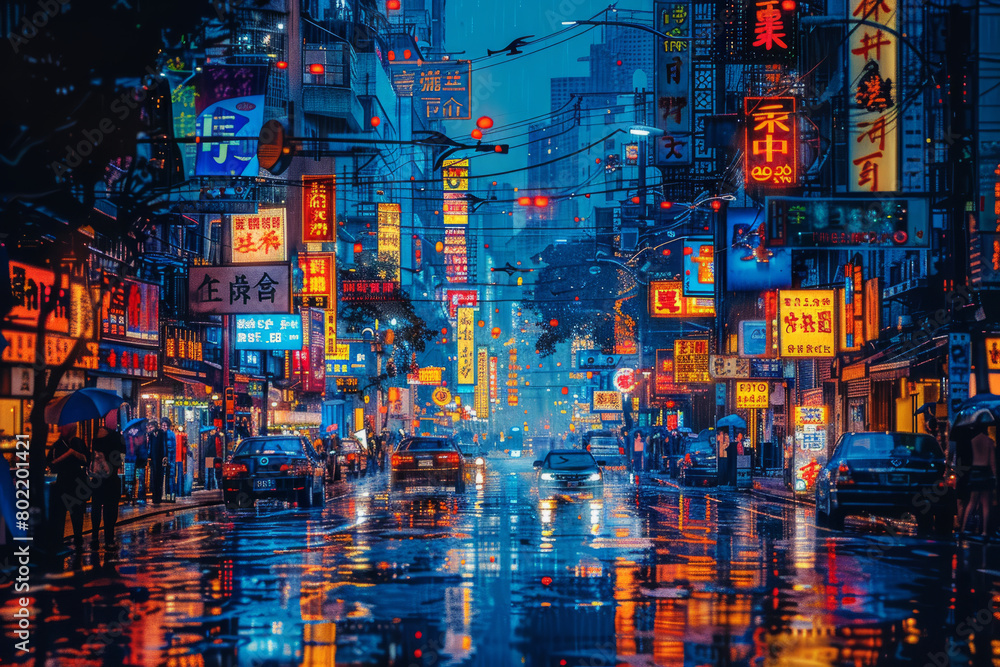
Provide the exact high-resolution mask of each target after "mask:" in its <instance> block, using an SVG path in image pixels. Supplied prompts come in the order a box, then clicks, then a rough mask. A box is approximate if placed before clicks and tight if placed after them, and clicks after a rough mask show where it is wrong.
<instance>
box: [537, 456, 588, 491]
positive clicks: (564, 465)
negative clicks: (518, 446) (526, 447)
mask: <svg viewBox="0 0 1000 667" xmlns="http://www.w3.org/2000/svg"><path fill="white" fill-rule="evenodd" d="M604 464H605V462H604V461H598V460H596V459H595V458H594V457H593V455H592V454H591V453H590V452H588V451H586V450H584V449H554V450H552V451H551V452H549V453H548V454H547V455H546V456H545V458H544V459H542V460H541V461H535V468H537V469H538V495H539V497H543V498H544V497H546V496H548V495H551V494H553V493H560V494H562V493H581V492H583V493H592V494H594V495H595V496H597V495H601V491H602V490H603V488H604V474H603V473H602V472H601V466H603V465H604Z"/></svg>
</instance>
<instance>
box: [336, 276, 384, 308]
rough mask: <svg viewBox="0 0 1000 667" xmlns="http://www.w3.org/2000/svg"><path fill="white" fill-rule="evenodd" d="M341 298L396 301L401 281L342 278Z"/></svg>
mask: <svg viewBox="0 0 1000 667" xmlns="http://www.w3.org/2000/svg"><path fill="white" fill-rule="evenodd" d="M339 287H340V300H341V301H344V302H348V303H350V302H353V301H395V300H396V299H399V283H395V282H392V281H390V280H342V281H340V285H339Z"/></svg>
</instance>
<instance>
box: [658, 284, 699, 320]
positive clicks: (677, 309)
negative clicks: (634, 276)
mask: <svg viewBox="0 0 1000 667" xmlns="http://www.w3.org/2000/svg"><path fill="white" fill-rule="evenodd" d="M713 315H715V299H710V298H699V297H688V296H684V287H683V283H682V282H681V281H662V280H654V281H652V282H650V283H649V316H650V317H711V316H713Z"/></svg>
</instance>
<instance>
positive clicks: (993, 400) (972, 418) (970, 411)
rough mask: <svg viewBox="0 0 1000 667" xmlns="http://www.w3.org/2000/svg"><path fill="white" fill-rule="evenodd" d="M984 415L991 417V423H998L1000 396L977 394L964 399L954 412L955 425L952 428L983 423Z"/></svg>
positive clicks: (999, 419) (999, 418)
mask: <svg viewBox="0 0 1000 667" xmlns="http://www.w3.org/2000/svg"><path fill="white" fill-rule="evenodd" d="M984 413H986V414H989V415H990V417H992V420H993V423H996V422H998V421H1000V396H997V395H996V394H977V395H976V396H973V397H971V398H967V399H965V400H964V401H962V404H961V405H960V406H958V410H957V411H956V412H955V423H954V425H953V426H952V428H967V427H969V426H972V425H974V424H976V423H983V417H982V415H983V414H984Z"/></svg>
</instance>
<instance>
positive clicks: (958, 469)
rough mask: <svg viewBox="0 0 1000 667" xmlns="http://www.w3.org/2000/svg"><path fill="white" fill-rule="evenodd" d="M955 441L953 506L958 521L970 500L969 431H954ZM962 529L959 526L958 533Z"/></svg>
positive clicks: (970, 439) (970, 445)
mask: <svg viewBox="0 0 1000 667" xmlns="http://www.w3.org/2000/svg"><path fill="white" fill-rule="evenodd" d="M956 432H957V435H955V436H954V437H955V438H956V439H955V441H954V442H955V464H954V470H955V501H956V502H955V505H956V515H957V516H958V519H959V521H961V520H962V517H964V516H965V512H966V508H967V507H968V506H969V500H970V499H971V498H972V487H971V486H970V484H969V473H970V471H971V470H972V442H971V441H972V437H973V434H971V433H970V432H969V429H954V430H953V431H952V433H953V435H954V434H955V433H956ZM961 530H962V527H961V526H959V531H961Z"/></svg>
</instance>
